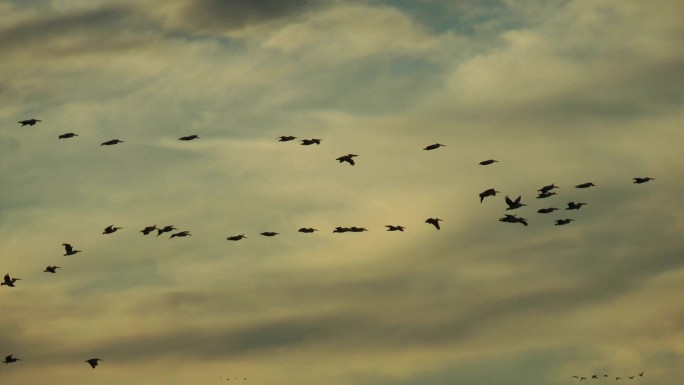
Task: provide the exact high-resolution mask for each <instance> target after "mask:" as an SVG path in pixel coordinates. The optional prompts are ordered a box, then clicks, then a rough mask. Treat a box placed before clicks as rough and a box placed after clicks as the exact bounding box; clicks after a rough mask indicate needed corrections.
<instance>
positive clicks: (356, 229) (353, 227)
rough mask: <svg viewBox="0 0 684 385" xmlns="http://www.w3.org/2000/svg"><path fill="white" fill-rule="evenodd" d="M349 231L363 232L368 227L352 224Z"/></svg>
mask: <svg viewBox="0 0 684 385" xmlns="http://www.w3.org/2000/svg"><path fill="white" fill-rule="evenodd" d="M349 231H351V232H352V233H362V232H364V231H368V229H367V228H365V227H356V226H352V227H350V228H349Z"/></svg>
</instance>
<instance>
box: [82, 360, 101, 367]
mask: <svg viewBox="0 0 684 385" xmlns="http://www.w3.org/2000/svg"><path fill="white" fill-rule="evenodd" d="M97 361H103V360H101V359H99V358H91V359H89V360H85V362H87V363H88V364H89V365H90V367H91V368H93V369H95V367H96V366H97Z"/></svg>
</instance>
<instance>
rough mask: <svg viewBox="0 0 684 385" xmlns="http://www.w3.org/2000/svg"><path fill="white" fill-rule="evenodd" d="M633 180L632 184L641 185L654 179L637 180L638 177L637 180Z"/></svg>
mask: <svg viewBox="0 0 684 385" xmlns="http://www.w3.org/2000/svg"><path fill="white" fill-rule="evenodd" d="M633 179H634V182H633V183H636V184H642V183H646V182H648V181H650V180H655V179H653V178H649V177H644V178H638V177H637V178H633Z"/></svg>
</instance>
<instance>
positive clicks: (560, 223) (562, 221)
mask: <svg viewBox="0 0 684 385" xmlns="http://www.w3.org/2000/svg"><path fill="white" fill-rule="evenodd" d="M572 221H574V219H570V218H565V219H556V226H563V225H567V224H568V223H570V222H572Z"/></svg>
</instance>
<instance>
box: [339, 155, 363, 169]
mask: <svg viewBox="0 0 684 385" xmlns="http://www.w3.org/2000/svg"><path fill="white" fill-rule="evenodd" d="M356 156H358V155H356V154H347V155H343V156H341V157H339V158H337V159H335V160H338V161H340V163H343V162H347V163H349V164H351V165H352V166H353V165H354V164H355V163H354V159H353V158H354V157H356Z"/></svg>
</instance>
